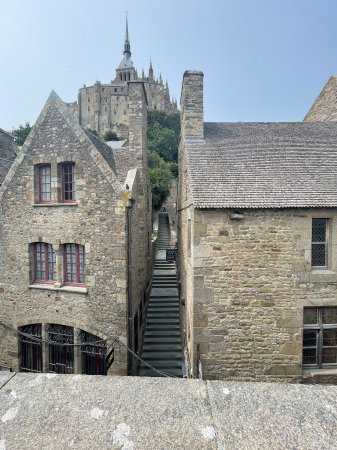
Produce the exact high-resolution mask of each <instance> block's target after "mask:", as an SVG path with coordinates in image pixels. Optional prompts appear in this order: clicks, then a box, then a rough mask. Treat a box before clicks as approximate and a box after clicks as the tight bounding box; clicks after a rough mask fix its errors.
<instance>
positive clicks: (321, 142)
mask: <svg viewBox="0 0 337 450" xmlns="http://www.w3.org/2000/svg"><path fill="white" fill-rule="evenodd" d="M185 146H186V152H187V164H188V170H189V173H190V180H191V189H192V196H193V202H194V205H195V206H196V207H197V208H291V207H337V123H332V122H331V123H321V122H300V123H205V139H203V140H202V139H200V140H192V139H190V140H186V141H185Z"/></svg>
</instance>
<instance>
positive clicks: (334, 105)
mask: <svg viewBox="0 0 337 450" xmlns="http://www.w3.org/2000/svg"><path fill="white" fill-rule="evenodd" d="M304 120H305V121H306V122H319V121H322V122H337V77H336V76H332V77H330V78H329V80H328V82H327V84H326V85H325V86H324V88H323V90H322V92H321V93H320V94H319V96H318V97H317V99H316V100H315V103H314V104H313V105H312V107H311V108H310V110H309V112H308V114H307V115H306V116H305V118H304Z"/></svg>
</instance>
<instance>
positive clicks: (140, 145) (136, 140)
mask: <svg viewBox="0 0 337 450" xmlns="http://www.w3.org/2000/svg"><path fill="white" fill-rule="evenodd" d="M128 86H129V169H135V168H137V169H139V174H140V177H141V180H142V182H144V181H145V183H146V182H147V138H146V133H147V98H146V92H145V88H144V83H143V82H142V81H129V82H128Z"/></svg>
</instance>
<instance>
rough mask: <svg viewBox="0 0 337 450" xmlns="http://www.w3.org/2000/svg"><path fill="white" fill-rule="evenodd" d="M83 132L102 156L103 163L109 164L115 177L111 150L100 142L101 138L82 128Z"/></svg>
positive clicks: (114, 165) (115, 171)
mask: <svg viewBox="0 0 337 450" xmlns="http://www.w3.org/2000/svg"><path fill="white" fill-rule="evenodd" d="M83 130H84V131H85V133H86V134H87V136H88V138H89V139H90V140H91V142H92V143H93V144H94V146H95V147H96V149H97V150H98V151H99V152H100V154H101V155H102V156H103V158H104V159H105V161H106V162H107V163H108V164H109V166H110V168H111V169H112V170H113V171H114V173H115V175H117V169H116V164H115V158H114V155H113V152H112V151H111V148H110V147H109V146H108V145H107V144H106V143H105V142H104V141H102V139H101V138H99V137H98V136H96V135H95V134H93V133H91V132H90V131H88V130H85V129H84V128H83Z"/></svg>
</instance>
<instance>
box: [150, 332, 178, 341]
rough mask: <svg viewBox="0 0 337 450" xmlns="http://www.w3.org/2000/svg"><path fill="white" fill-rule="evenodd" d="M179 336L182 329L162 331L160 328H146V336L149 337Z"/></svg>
mask: <svg viewBox="0 0 337 450" xmlns="http://www.w3.org/2000/svg"><path fill="white" fill-rule="evenodd" d="M155 336H158V337H179V338H180V330H178V331H175V330H165V331H160V330H146V331H145V338H144V339H146V338H148V337H155Z"/></svg>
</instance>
